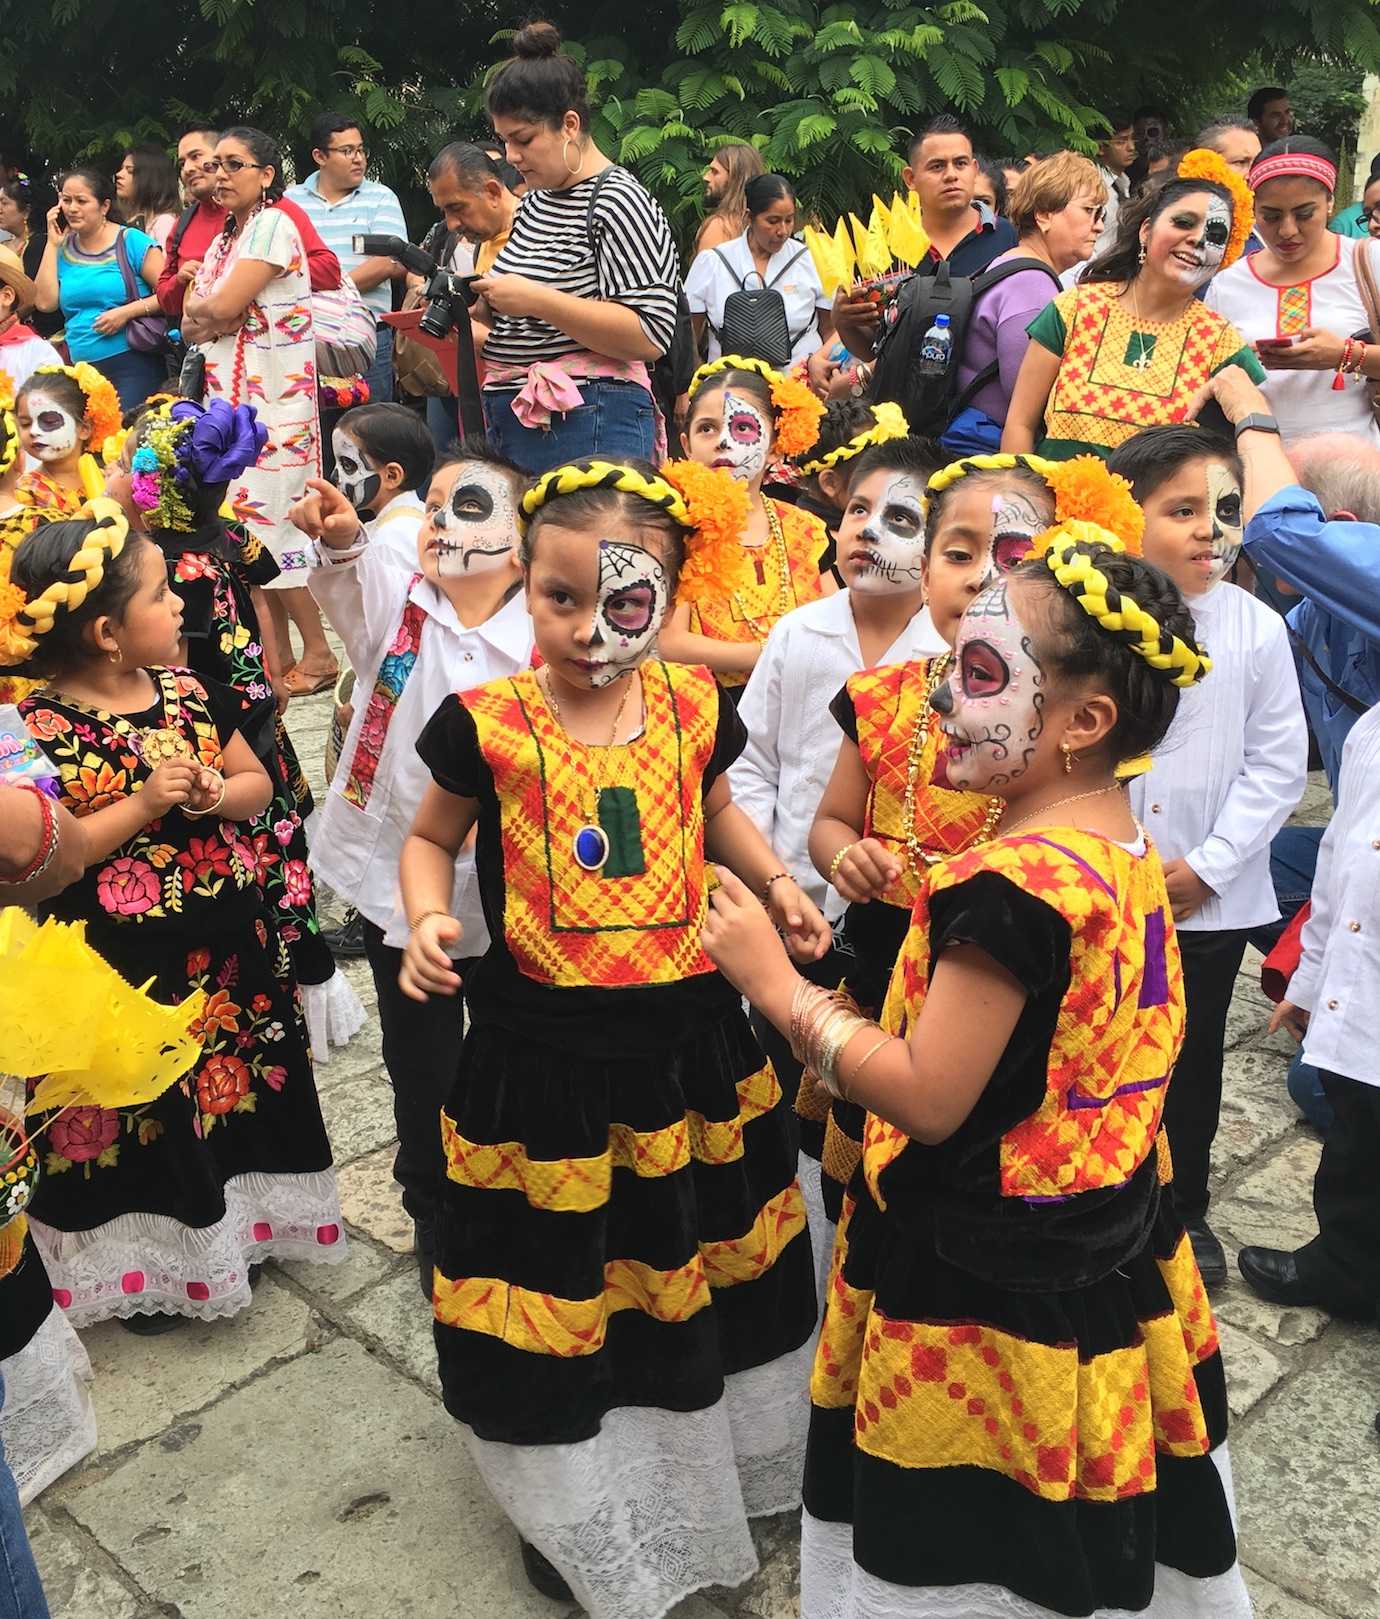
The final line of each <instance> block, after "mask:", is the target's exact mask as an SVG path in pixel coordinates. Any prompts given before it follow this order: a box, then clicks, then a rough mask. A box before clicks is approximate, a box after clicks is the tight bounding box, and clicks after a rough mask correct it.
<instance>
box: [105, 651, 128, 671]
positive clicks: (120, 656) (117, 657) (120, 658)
mask: <svg viewBox="0 0 1380 1619" xmlns="http://www.w3.org/2000/svg"><path fill="white" fill-rule="evenodd" d="M106 656H107V657H108V658H109V659H110V661H111V663H113V664H116V665H117V666H118V665H119V664H122V663H123V662H124V661H125V655H124V653H123V652H121V650H120V649H119V647H116V648H115V650H114V651H113V652H108V653H106Z"/></svg>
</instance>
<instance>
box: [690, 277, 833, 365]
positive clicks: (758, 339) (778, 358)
mask: <svg viewBox="0 0 1380 1619" xmlns="http://www.w3.org/2000/svg"><path fill="white" fill-rule="evenodd" d="M805 253H806V249H805V248H803V247H802V248H801V249H800V251H799V252H798V253H797V254H795V255H794V257H792V258H790V259H787V261H786V262H785V264H783V265H782V266H781V268H780V270H778V271H777V273H776V274H775V275H774V276H773V277H772V279H771V280H770V281H766V280H765V279H763V277H762V275H761V274H760V272H758V271H757V270H749V271H748V273H747V275H745V276H740V275H739V274H738V272H737V271H736V270H735V269H734V268H733V266H732V265H731V264H730V263H729V262H728V260H727V259H726V258H725V257H724V255H723V250H722V249H721V248H717V247H716V248H715V249H714V256H715V257H716V258H717V259H718V260H719V262H720V263H721V264H722V265H723V267H724V269H725V270H727V271H728V273H729V274H730V275H731V276H732V277H733V279H734V281H735V282H736V283H737V287H738V290H737V291H736V292H730V293H729V295H728V297H727V298H725V299H724V313H723V321H722V323H721V324H720V326H719V328H718V330H717V331H715V332H714V336H715V337H716V338H717V339H718V341H719V347H720V349H721V350H722V352H723V353H725V354H741V355H742V356H743V358H744V359H745V360H765V361H766V362H767V364H768V365H774V366H777V367H784V366H787V365H789V364H790V363H791V352H792V350H793V349H794V348H795V345H796V343H797V341H798V340H799V338H800V337H801V335H802V334H801V333H800V332H797V333H796V334H795V336H792V335H791V328H790V325H789V324H788V322H787V320H786V300H785V299H784V298H783V297H782V296H781V294H780V293H779V292H778V291H777V290H776V284H777V282H778V281H780V279H781V277H782V276H783V275H785V274H786V272H787V271H788V270H789V269H791V267H792V266H793V265H794V264H796V263H798V262H799V260H801V259H803V258H804V257H805ZM753 276H756V277H757V279H758V280H759V281H760V282H761V283H762V285H761V286H760V287H749V286H748V281H749V280H750V279H751V278H752V277H753ZM812 318H813V316H812ZM710 330H711V331H712V330H713V327H711V328H710Z"/></svg>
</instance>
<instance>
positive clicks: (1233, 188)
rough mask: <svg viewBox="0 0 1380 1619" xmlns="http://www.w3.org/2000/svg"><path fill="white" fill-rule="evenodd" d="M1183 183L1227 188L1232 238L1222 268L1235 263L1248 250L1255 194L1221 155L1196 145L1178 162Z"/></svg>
mask: <svg viewBox="0 0 1380 1619" xmlns="http://www.w3.org/2000/svg"><path fill="white" fill-rule="evenodd" d="M1177 173H1178V176H1179V178H1180V179H1181V180H1211V181H1213V182H1214V183H1215V184H1217V185H1219V186H1223V187H1225V189H1226V190H1227V192H1228V193H1229V194H1230V196H1231V235H1230V236H1228V237H1227V248H1226V252H1225V253H1223V255H1222V268H1223V269H1224V270H1225V269H1227V268H1229V267H1230V266H1231V265H1233V264H1235V263H1236V261H1237V259H1239V258H1240V257H1241V255H1242V253H1244V252H1245V250H1246V241H1247V238H1248V237H1249V236H1250V234H1251V232H1252V230H1254V229H1255V195H1254V193H1253V192H1252V191H1251V188H1250V187H1249V186H1248V185H1247V184H1246V182H1245V180H1244V179H1243V178H1242V176H1241V175H1240V174H1238V173H1237V171H1236V170H1235V169H1234V168H1232V166H1231V164H1230V163H1228V162H1227V160H1226V158H1224V157H1223V156H1222V154H1221V153H1220V152H1214V151H1211V150H1210V149H1209V148H1208V147H1206V146H1195V147H1194V149H1193V150H1192V151H1191V152H1186V153H1185V154H1184V155H1183V157H1182V158H1180V160H1179V167H1178V170H1177Z"/></svg>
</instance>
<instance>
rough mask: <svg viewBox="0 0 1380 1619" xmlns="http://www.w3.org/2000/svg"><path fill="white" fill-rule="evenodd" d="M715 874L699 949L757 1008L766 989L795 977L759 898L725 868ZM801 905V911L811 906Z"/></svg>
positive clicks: (782, 884) (806, 902) (774, 884)
mask: <svg viewBox="0 0 1380 1619" xmlns="http://www.w3.org/2000/svg"><path fill="white" fill-rule="evenodd" d="M717 870H718V874H719V886H718V887H717V888H716V889H714V891H713V892H712V893H711V894H710V896H709V910H708V911H707V912H706V914H705V919H704V931H703V932H702V933H701V934H700V943H701V944H702V945H703V946H704V948H705V953H706V954H707V955H708V957H709V959H710V960H711V961H712V962H713V963H714V965H715V966H716V967H717V968H718V969H719V971H720V972H721V973H722V974H723V975H724V977H725V978H727V979H728V981H729V983H731V984H732V985H733V987H734V988H735V989H736V990H738V991H739V992H740V993H741V994H743V995H746V996H747V998H748V999H749V1000H750V1001H752V1002H753V1003H754V1004H757V1002H758V1001H759V999H760V997H761V992H762V990H763V988H764V986H765V985H767V984H769V983H770V982H771V981H772V979H773V978H774V977H776V976H779V975H782V974H784V975H787V976H792V977H793V976H794V971H795V970H794V968H793V967H792V966H791V963H790V958H789V957H788V956H787V954H786V951H785V947H784V946H783V945H782V943H781V940H780V939H779V938H778V937H777V933H776V928H775V927H774V926H773V925H772V920H771V918H770V917H769V916H768V915H767V913H766V910H765V909H764V908H763V906H762V904H761V902H760V901H759V900H758V899H757V896H756V895H755V894H753V893H752V891H751V890H750V889H749V888H748V887H747V885H746V884H745V883H743V882H740V881H739V880H738V878H737V877H735V876H734V875H733V873H732V872H731V871H729V870H728V868H727V867H726V866H719V867H718V868H717ZM784 886H785V884H784V882H782V883H773V884H772V887H773V888H779V887H784ZM801 899H802V907H801V909H802V910H803V908H804V906H806V905H809V903H810V902H809V901H808V900H806V899H804V896H803V895H802V896H801ZM811 909H813V907H811ZM815 914H816V915H818V912H816V913H815Z"/></svg>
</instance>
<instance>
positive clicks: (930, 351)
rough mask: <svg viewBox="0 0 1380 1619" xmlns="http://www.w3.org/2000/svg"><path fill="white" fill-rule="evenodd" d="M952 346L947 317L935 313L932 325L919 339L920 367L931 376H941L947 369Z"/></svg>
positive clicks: (952, 335)
mask: <svg viewBox="0 0 1380 1619" xmlns="http://www.w3.org/2000/svg"><path fill="white" fill-rule="evenodd" d="M953 346H954V334H953V333H952V332H951V331H950V330H949V317H948V316H947V315H936V316H935V317H934V325H933V326H931V327H930V329H929V331H927V332H926V333H925V335H924V337H923V338H921V340H920V369H921V370H922V371H925V372H928V373H930V374H931V375H933V376H941V375H942V374H943V373H944V372H945V371H947V370H948V369H949V356H950V354H951V353H952V352H953Z"/></svg>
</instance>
